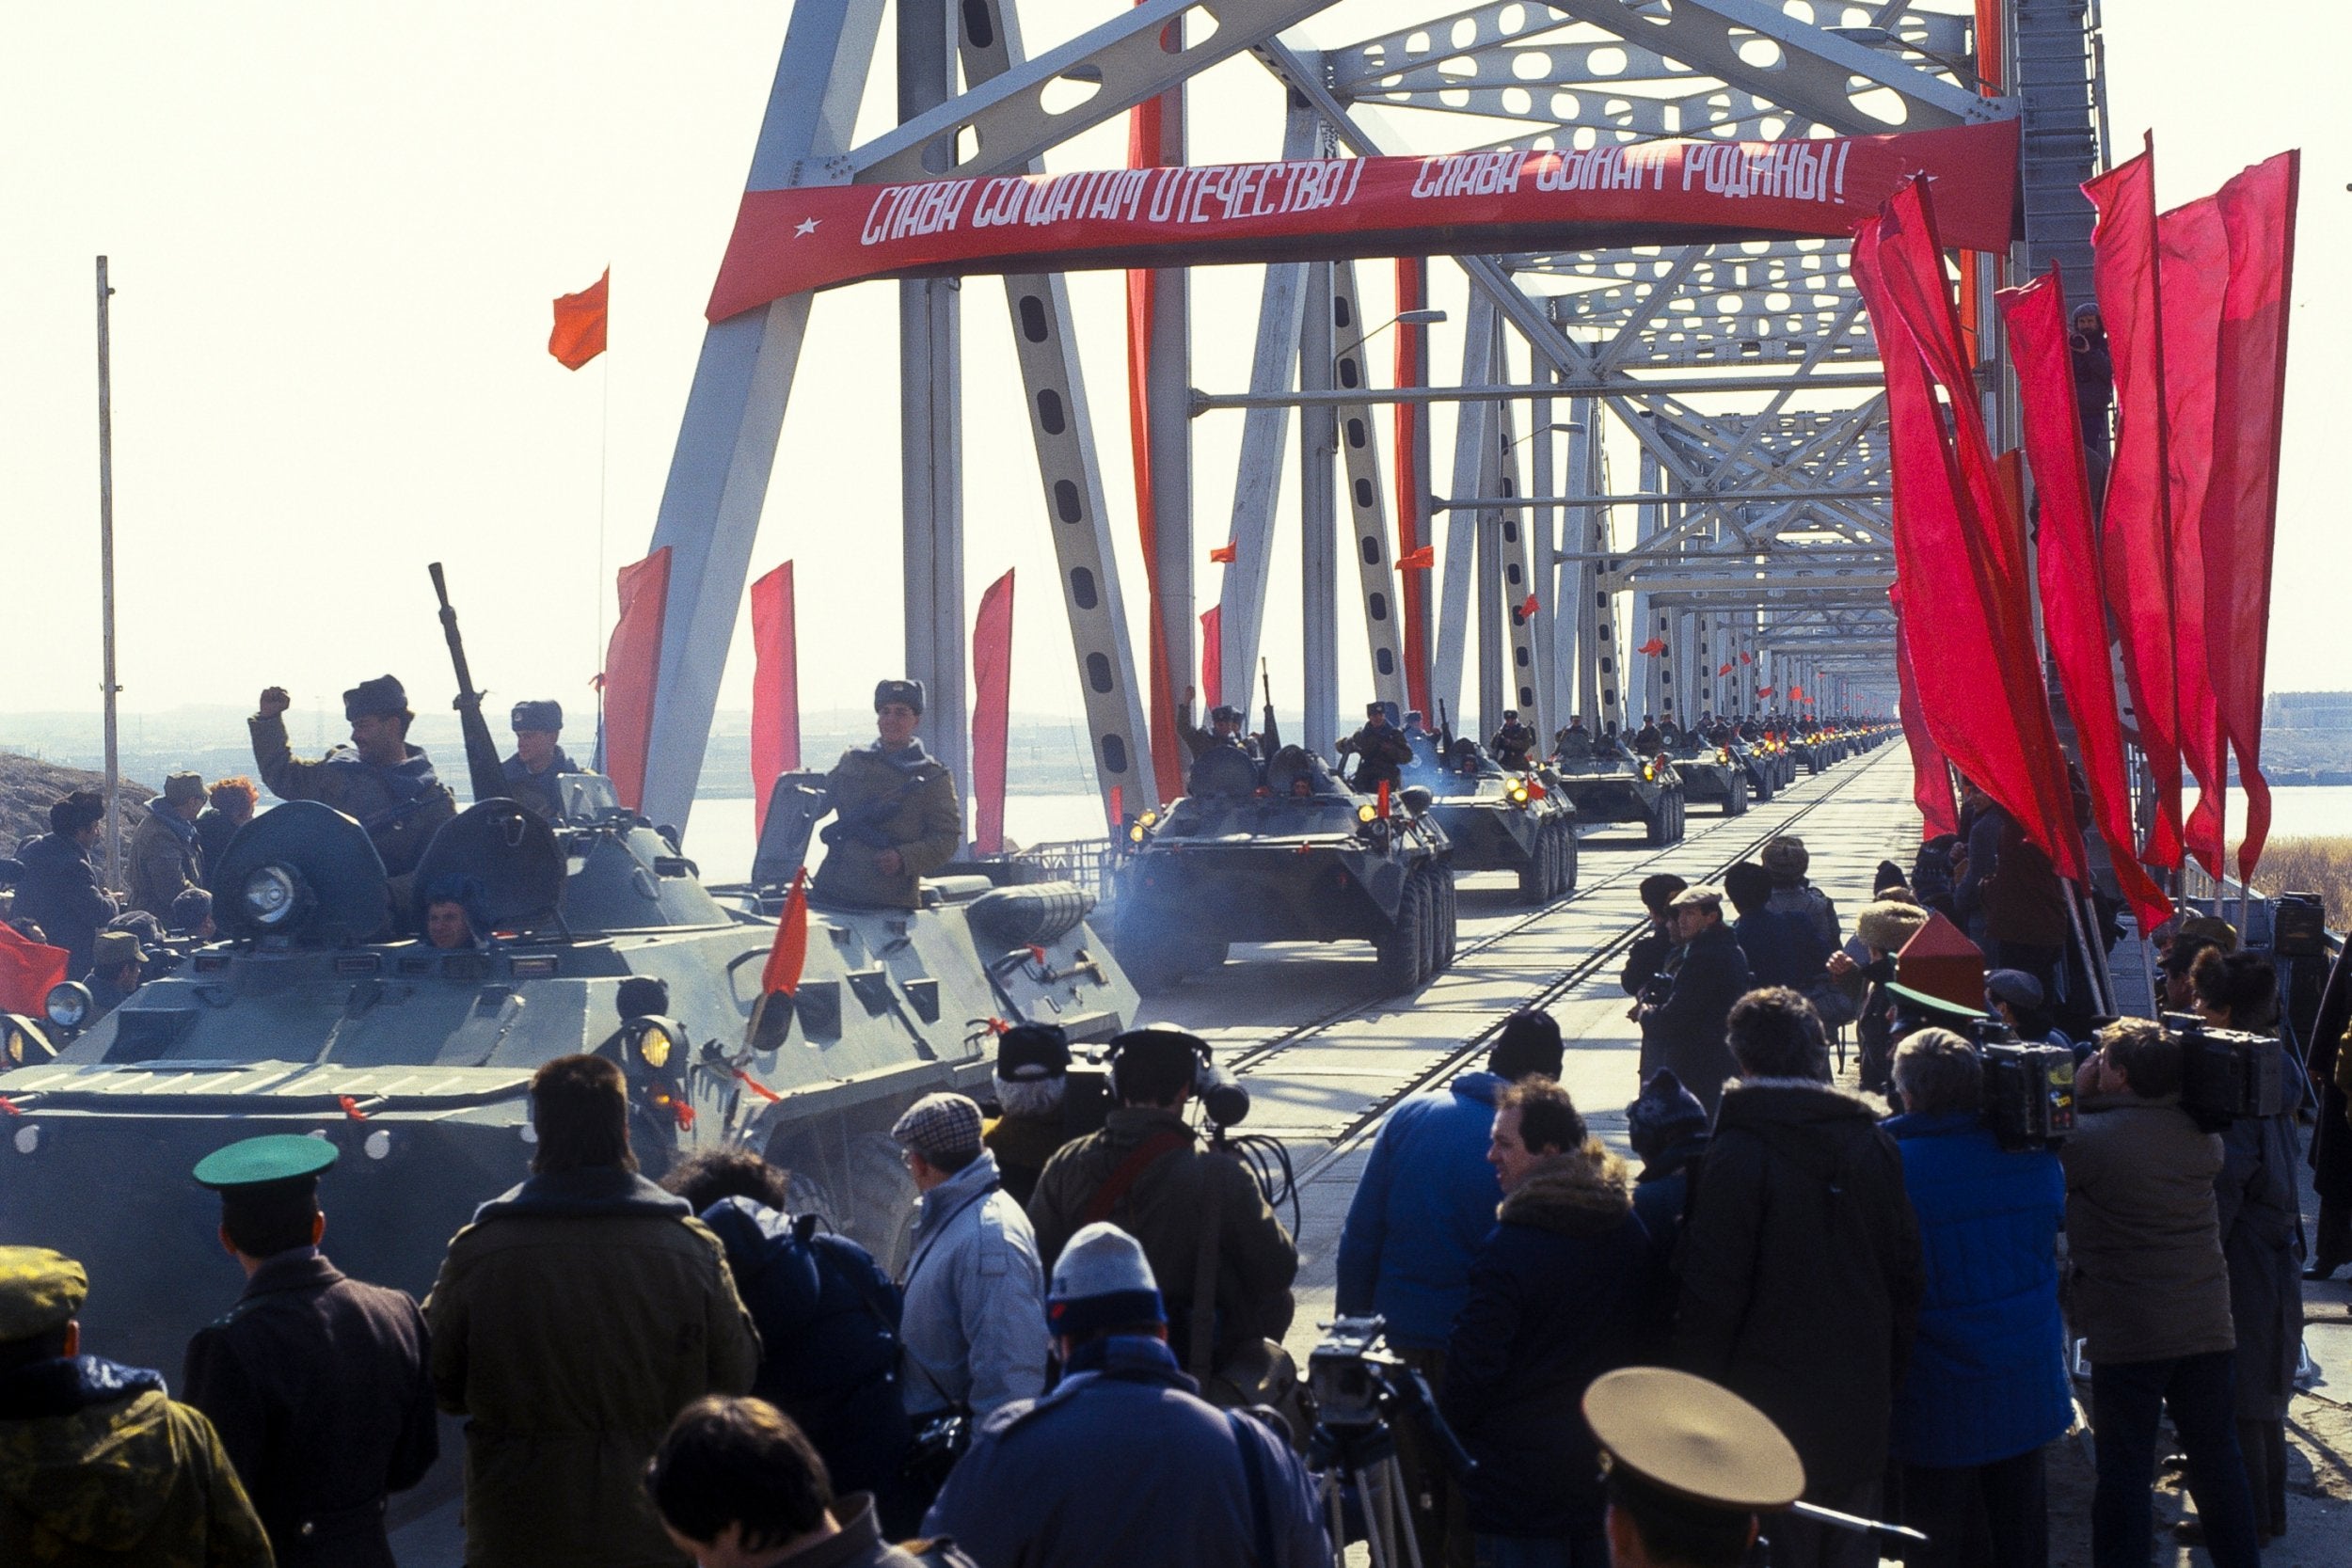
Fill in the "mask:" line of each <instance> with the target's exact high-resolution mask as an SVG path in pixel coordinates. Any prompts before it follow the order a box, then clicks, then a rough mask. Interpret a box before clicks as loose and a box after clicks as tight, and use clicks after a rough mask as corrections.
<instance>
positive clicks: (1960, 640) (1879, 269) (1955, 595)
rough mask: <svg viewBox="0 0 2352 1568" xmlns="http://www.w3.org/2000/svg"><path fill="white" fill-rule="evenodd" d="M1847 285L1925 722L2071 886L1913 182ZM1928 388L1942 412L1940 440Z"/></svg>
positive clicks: (2004, 511)
mask: <svg viewBox="0 0 2352 1568" xmlns="http://www.w3.org/2000/svg"><path fill="white" fill-rule="evenodd" d="M1851 275H1852V277H1853V279H1854V284H1855V287H1856V288H1857V289H1858V290H1859V291H1860V292H1861V293H1862V296H1863V301H1864V303H1865V305H1866V306H1867V308H1868V309H1869V312H1870V325H1871V330H1872V332H1873V333H1874V334H1875V335H1876V336H1877V338H1878V342H1879V351H1880V353H1879V357H1880V359H1881V361H1882V362H1883V364H1884V366H1885V371H1886V398H1887V417H1888V424H1889V429H1890V432H1891V435H1892V442H1891V448H1892V455H1893V458H1894V469H1895V492H1896V496H1895V515H1896V517H1897V518H1898V519H1899V521H1898V523H1897V526H1896V529H1895V571H1896V575H1897V578H1898V580H1899V581H1900V582H1901V583H1903V585H1904V591H1903V606H1904V610H1905V611H1906V615H1907V619H1908V623H1909V629H1910V641H1911V646H1912V648H1913V649H1914V650H1915V652H1916V653H1917V654H1918V656H1919V657H1916V658H1915V659H1914V660H1913V663H1912V672H1913V675H1914V677H1915V680H1916V681H1917V683H1918V686H1919V694H1920V698H1921V703H1920V710H1921V716H1922V717H1923V718H1924V719H1925V720H1926V721H1927V725H1928V730H1929V733H1930V734H1931V735H1932V736H1934V737H1935V743H1936V745H1937V746H1938V747H1940V748H1941V749H1942V750H1943V752H1944V753H1945V754H1946V755H1947V757H1949V758H1950V759H1951V760H1952V762H1953V763H1954V764H1955V765H1957V766H1958V767H1959V768H1960V769H1961V771H1962V772H1963V773H1965V774H1966V775H1967V776H1968V777H1969V778H1971V779H1974V780H1976V781H1977V783H1978V784H1980V785H1981V786H1982V787H1983V789H1984V791H1985V793H1986V794H1988V795H1990V796H1992V797H1993V799H1994V800H1995V801H1996V802H1998V803H1999V804H2000V806H2001V807H2002V809H2004V810H2005V811H2007V812H2008V813H2009V814H2010V816H2011V817H2013V818H2014V819H2015V820H2016V822H2017V825H2018V827H2019V828H2020V829H2021V830H2022V831H2023V832H2025V834H2026V837H2027V838H2028V839H2030V840H2031V841H2032V842H2033V843H2034V844H2035V845H2036V846H2037V847H2040V848H2041V849H2042V852H2043V853H2044V854H2046V855H2048V856H2049V857H2050V861H2051V863H2052V865H2053V866H2054V867H2055V868H2056V869H2057V871H2058V875H2060V876H2061V877H2065V878H2067V879H2070V880H2073V881H2077V882H2079V881H2081V880H2082V879H2083V878H2084V876H2085V875H2086V863H2085V862H2084V859H2083V848H2082V838H2081V834H2080V833H2079V832H2077V830H2076V828H2075V825H2074V801H2073V796H2072V793H2071V792H2070V791H2069V789H2068V788H2067V784H2066V766H2065V757H2064V753H2063V752H2060V751H2059V749H2058V733H2057V730H2056V729H2055V727H2054V726H2053V725H2052V724H2051V722H2050V708H2049V700H2048V696H2047V694H2046V693H2045V692H2044V691H2043V689H2042V670H2041V662H2040V657H2039V656H2038V654H2037V652H2036V649H2035V644H2034V637H2033V627H2032V626H2031V624H2030V610H2029V604H2028V594H2027V588H2026V538H2025V526H2024V522H2023V519H2022V518H2020V517H2019V516H2018V515H2017V514H2016V511H2015V510H2014V508H2013V507H2012V506H2011V504H2010V496H2009V493H2008V490H2007V487H2006V486H2004V485H2003V483H2001V480H2000V476H1999V473H1998V471H1997V468H1996V466H1995V465H1994V461H1993V454H1992V449H1991V447H1990V446H1989V444H1988V443H1987V442H1986V440H1985V436H1984V421H1983V418H1982V414H1981V410H1980V407H1979V397H1978V388H1977V385H1976V373H1975V368H1974V367H1973V366H1972V365H1970V364H1969V363H1968V361H1967V358H1966V356H1965V355H1964V354H1963V352H1962V349H1961V342H1960V324H1959V321H1958V318H1957V317H1956V316H1955V314H1954V313H1953V309H1952V296H1951V291H1950V287H1949V285H1948V284H1947V282H1946V280H1945V277H1944V256H1943V249H1942V245H1941V244H1940V242H1939V241H1938V239H1937V237H1936V232H1935V210H1934V205H1933V202H1932V199H1931V196H1930V193H1929V189H1928V186H1927V184H1926V183H1925V182H1922V181H1919V180H1912V181H1908V182H1905V183H1904V184H1903V185H1902V186H1901V187H1900V188H1899V190H1897V191H1896V193H1895V194H1894V195H1893V196H1892V197H1890V198H1887V201H1886V203H1885V205H1884V206H1883V207H1882V208H1881V209H1880V210H1879V215H1878V216H1877V217H1876V218H1874V219H1872V220H1871V221H1869V222H1868V223H1866V224H1864V225H1863V226H1862V229H1861V230H1860V232H1859V233H1858V234H1857V235H1856V237H1855V241H1854V249H1853V258H1852V267H1851ZM1931 378H1932V380H1933V381H1934V382H1940V383H1941V384H1942V385H1943V388H1944V390H1945V393H1946V396H1947V399H1948V400H1949V404H1950V425H1949V427H1948V428H1947V425H1946V423H1945V414H1944V412H1943V411H1942V410H1941V409H1939V407H1938V406H1937V404H1936V401H1935V391H1934V388H1933V386H1931Z"/></svg>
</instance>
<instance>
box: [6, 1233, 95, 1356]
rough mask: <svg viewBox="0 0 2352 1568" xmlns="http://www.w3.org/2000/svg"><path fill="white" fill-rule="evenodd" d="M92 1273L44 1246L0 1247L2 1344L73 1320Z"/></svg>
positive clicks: (31, 1336)
mask: <svg viewBox="0 0 2352 1568" xmlns="http://www.w3.org/2000/svg"><path fill="white" fill-rule="evenodd" d="M88 1294H89V1275H88V1274H87V1273H86V1272H84V1270H83V1268H82V1265H81V1264H79V1263H77V1262H75V1261H74V1260H73V1259H71V1258H68V1257H67V1256H66V1255H65V1254H64V1253H62V1252H52V1251H50V1250H49V1249H48V1248H47V1247H45V1246H0V1344H5V1343H8V1342H10V1341H13V1340H17V1339H30V1338H34V1337H35V1336H37V1335H41V1334H46V1333H48V1332H49V1331H50V1330H51V1329H53V1328H57V1327H61V1326H62V1325H64V1324H66V1323H71V1322H72V1321H73V1314H74V1313H76V1312H78V1311H80V1310H81V1309H82V1302H83V1300H84V1298H86V1297H87V1296H88Z"/></svg>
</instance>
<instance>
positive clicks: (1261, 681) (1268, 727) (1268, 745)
mask: <svg viewBox="0 0 2352 1568" xmlns="http://www.w3.org/2000/svg"><path fill="white" fill-rule="evenodd" d="M1258 689H1259V690H1260V691H1262V692H1263V693H1264V694H1265V728H1264V730H1263V736H1264V740H1263V748H1262V749H1263V752H1264V753H1265V754H1266V755H1267V756H1269V757H1270V756H1272V755H1273V754H1274V753H1275V752H1279V751H1280V750H1281V749H1282V732H1281V730H1280V728H1279V726H1277V725H1276V723H1275V722H1274V677H1273V676H1272V675H1270V674H1268V673H1266V664H1265V660H1264V659H1263V657H1261V658H1260V659H1259V660H1258Z"/></svg>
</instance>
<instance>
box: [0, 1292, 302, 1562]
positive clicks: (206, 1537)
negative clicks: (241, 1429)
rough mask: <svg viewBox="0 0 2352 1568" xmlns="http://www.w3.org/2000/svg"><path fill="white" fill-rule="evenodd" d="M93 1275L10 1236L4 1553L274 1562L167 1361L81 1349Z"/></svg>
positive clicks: (208, 1428) (2, 1400)
mask: <svg viewBox="0 0 2352 1568" xmlns="http://www.w3.org/2000/svg"><path fill="white" fill-rule="evenodd" d="M88 1294H89V1276H88V1275H87V1274H85V1273H84V1272H83V1269H82V1265H81V1264H79V1263H77V1262H75V1261H74V1260H73V1259H71V1258H67V1257H64V1256H62V1255H61V1254H58V1253H55V1252H52V1251H50V1250H49V1249H48V1248H47V1247H30V1246H8V1247H0V1562H6V1563H9V1564H15V1563H40V1564H43V1565H44V1568H99V1565H101V1564H121V1565H122V1568H269V1563H270V1549H269V1538H268V1537H267V1536H266V1535H264V1534H262V1522H261V1520H259V1519H258V1518H256V1517H254V1513H253V1505H252V1504H251V1503H250V1502H248V1501H247V1500H246V1495H245V1488H244V1487H243V1486H241V1485H239V1484H238V1482H237V1472H236V1471H235V1469H234V1468H232V1467H231V1466H230V1463H229V1455H228V1454H227V1453H225V1452H223V1451H222V1449H221V1445H220V1438H219V1436H218V1435H217V1434H216V1433H215V1432H214V1431H213V1423H212V1422H211V1421H209V1420H207V1419H205V1418H204V1413H203V1412H202V1411H200V1410H198V1409H196V1408H195V1407H194V1406H192V1405H185V1404H180V1403H177V1402H174V1401H172V1400H170V1399H168V1398H167V1397H166V1395H165V1393H164V1379H163V1374H162V1373H161V1372H154V1371H149V1370H146V1369H144V1368H140V1367H125V1366H121V1365H119V1364H118V1363H116V1362H113V1361H108V1360H106V1359H104V1358H103V1357H101V1356H96V1355H85V1354H82V1328H81V1324H80V1323H76V1322H75V1321H74V1314H75V1313H77V1312H79V1311H80V1310H81V1309H82V1302H83V1300H84V1299H85V1298H86V1297H87V1296H88Z"/></svg>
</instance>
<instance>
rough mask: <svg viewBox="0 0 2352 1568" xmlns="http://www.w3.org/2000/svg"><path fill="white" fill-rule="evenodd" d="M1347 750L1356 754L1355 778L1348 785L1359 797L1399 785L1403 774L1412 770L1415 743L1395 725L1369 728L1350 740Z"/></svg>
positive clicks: (1358, 732) (1370, 725)
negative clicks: (1383, 787) (1384, 786)
mask: <svg viewBox="0 0 2352 1568" xmlns="http://www.w3.org/2000/svg"><path fill="white" fill-rule="evenodd" d="M1344 749H1345V750H1347V751H1351V752H1355V753H1356V777H1355V778H1354V779H1353V780H1351V781H1349V782H1350V783H1351V784H1353V786H1354V787H1355V789H1356V790H1357V792H1358V793H1359V794H1364V795H1369V794H1371V793H1372V792H1373V791H1374V790H1376V789H1378V788H1379V787H1380V786H1381V784H1396V783H1398V782H1400V780H1401V779H1402V778H1403V773H1402V771H1401V770H1402V769H1404V768H1410V767H1411V766H1413V743H1412V742H1411V741H1409V740H1407V739H1406V738H1405V732H1404V731H1403V730H1400V729H1398V728H1397V727H1396V726H1395V725H1393V724H1377V725H1375V724H1366V725H1365V726H1364V727H1363V728H1362V729H1360V730H1358V731H1357V732H1356V733H1355V734H1354V735H1352V736H1348V737H1347V743H1346V746H1345V748H1344Z"/></svg>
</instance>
